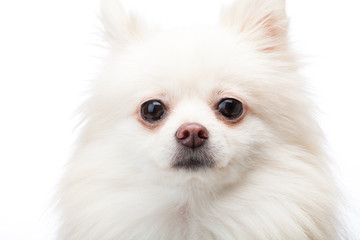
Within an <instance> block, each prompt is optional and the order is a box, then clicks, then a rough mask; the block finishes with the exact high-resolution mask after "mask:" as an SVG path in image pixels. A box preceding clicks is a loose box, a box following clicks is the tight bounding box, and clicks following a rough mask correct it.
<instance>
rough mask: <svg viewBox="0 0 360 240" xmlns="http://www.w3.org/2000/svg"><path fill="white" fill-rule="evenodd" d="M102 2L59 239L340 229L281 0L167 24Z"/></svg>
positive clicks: (313, 235)
mask: <svg viewBox="0 0 360 240" xmlns="http://www.w3.org/2000/svg"><path fill="white" fill-rule="evenodd" d="M102 12H103V14H102V20H103V24H104V29H105V40H106V41H107V42H108V43H109V46H110V54H109V56H108V58H107V59H106V62H105V68H104V71H103V72H102V74H100V76H99V77H98V79H97V80H96V81H95V82H94V84H93V88H92V93H91V96H90V97H89V99H88V100H87V101H86V102H85V103H84V105H83V108H82V111H83V115H84V119H85V125H84V128H83V132H82V134H81V136H80V139H79V141H78V144H77V147H76V151H75V153H74V156H73V158H72V159H71V161H70V163H69V167H68V170H67V172H66V174H65V176H64V178H63V180H62V182H61V188H60V190H59V209H60V211H61V220H62V221H61V227H60V230H59V239H63V240H90V239H91V240H145V239H147V240H211V239H218V240H230V239H241V240H255V239H258V240H263V239H273V240H290V239H294V240H310V239H311V240H321V239H323V240H334V239H339V234H338V231H337V229H336V227H337V220H336V214H335V209H336V208H335V203H336V199H337V195H338V193H337V189H336V187H335V184H334V182H333V180H332V176H331V174H330V172H329V168H328V160H327V157H326V154H325V153H324V151H323V147H322V143H323V136H322V133H321V130H320V129H319V127H318V125H317V123H316V121H315V117H314V105H313V103H312V102H311V100H310V98H309V94H308V92H307V87H306V86H305V83H304V81H303V80H302V79H301V77H299V75H298V73H297V65H298V64H297V61H296V59H295V57H294V54H293V53H292V51H291V50H290V49H289V45H288V38H287V17H286V14H285V2H284V0H238V1H236V2H235V3H234V4H233V5H232V6H231V7H229V8H228V9H225V10H224V11H223V13H222V17H221V21H220V24H219V26H214V27H213V28H210V27H209V28H202V29H193V30H179V31H170V32H165V33H163V32H161V33H159V32H152V31H149V30H148V29H146V28H145V27H144V25H142V24H141V23H140V22H139V21H138V20H136V18H134V17H133V16H129V15H127V14H126V13H125V12H124V10H123V8H122V7H121V5H120V3H119V2H118V1H117V0H105V1H103V9H102Z"/></svg>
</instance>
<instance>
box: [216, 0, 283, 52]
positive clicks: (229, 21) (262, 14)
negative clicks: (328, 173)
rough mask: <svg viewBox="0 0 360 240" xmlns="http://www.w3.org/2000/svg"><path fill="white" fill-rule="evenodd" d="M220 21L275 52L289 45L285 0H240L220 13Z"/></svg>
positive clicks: (266, 49)
mask: <svg viewBox="0 0 360 240" xmlns="http://www.w3.org/2000/svg"><path fill="white" fill-rule="evenodd" d="M221 22H222V24H223V25H225V26H226V27H230V28H231V29H233V30H235V31H236V33H238V34H241V35H243V36H245V37H246V38H250V40H251V41H253V42H256V43H258V44H257V46H258V47H259V50H262V51H266V52H272V51H276V50H278V49H281V48H283V47H286V45H287V29H288V21H287V17H286V12H285V0H237V1H236V2H235V3H234V4H233V5H232V6H231V7H230V8H228V9H225V10H224V11H223V13H222V15H221Z"/></svg>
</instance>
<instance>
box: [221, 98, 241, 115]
mask: <svg viewBox="0 0 360 240" xmlns="http://www.w3.org/2000/svg"><path fill="white" fill-rule="evenodd" d="M218 111H219V112H220V113H221V114H222V115H223V116H224V117H226V118H229V119H234V118H237V117H240V116H241V114H242V113H243V104H242V103H241V102H240V101H239V100H236V99H234V98H227V99H223V100H221V102H220V103H219V105H218Z"/></svg>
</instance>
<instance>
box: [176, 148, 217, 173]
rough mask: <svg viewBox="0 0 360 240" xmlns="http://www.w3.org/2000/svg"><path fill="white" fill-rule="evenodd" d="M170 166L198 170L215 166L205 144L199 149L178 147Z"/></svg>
mask: <svg viewBox="0 0 360 240" xmlns="http://www.w3.org/2000/svg"><path fill="white" fill-rule="evenodd" d="M171 167H172V168H173V169H176V170H185V171H193V172H194V171H200V170H207V169H210V168H213V167H215V160H214V156H213V154H211V151H209V148H208V147H207V146H203V147H201V148H200V149H192V148H190V149H188V148H182V147H179V148H178V149H177V150H176V153H175V155H174V157H173V161H172V164H171Z"/></svg>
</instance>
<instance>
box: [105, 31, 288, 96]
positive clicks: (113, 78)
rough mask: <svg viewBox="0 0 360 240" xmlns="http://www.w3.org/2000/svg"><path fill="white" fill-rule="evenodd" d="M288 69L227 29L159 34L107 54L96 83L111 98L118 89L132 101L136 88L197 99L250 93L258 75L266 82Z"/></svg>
mask: <svg viewBox="0 0 360 240" xmlns="http://www.w3.org/2000/svg"><path fill="white" fill-rule="evenodd" d="M283 55H284V54H283ZM291 64H293V63H290V62H286V63H285V62H284V61H282V59H281V57H279V56H278V55H276V54H274V53H264V52H262V51H258V50H257V49H256V46H254V45H253V43H251V42H250V41H247V40H246V38H243V37H242V36H241V35H236V34H234V33H233V32H231V31H229V30H227V29H223V28H215V29H201V30H199V29H196V30H192V31H176V32H168V33H163V34H159V35H156V36H153V37H149V38H148V39H145V40H143V41H141V42H135V43H133V44H130V45H129V46H127V48H126V49H121V50H120V51H118V52H115V53H113V55H112V56H111V58H110V60H109V62H108V69H107V70H106V71H105V73H104V76H103V78H102V79H100V81H99V82H100V84H101V85H103V86H104V87H103V88H102V89H103V90H108V91H109V92H107V93H106V94H109V93H111V92H112V90H114V89H117V91H116V92H117V98H118V97H121V96H119V91H118V89H122V91H121V92H122V93H124V95H127V97H128V96H133V97H136V96H137V93H138V92H139V91H138V90H139V88H141V90H142V91H141V92H142V93H141V94H144V91H145V92H146V91H148V92H149V94H151V93H158V94H174V95H176V94H180V95H184V94H186V95H189V94H196V95H199V94H201V93H205V94H207V92H208V91H212V90H213V89H214V88H216V89H217V90H227V88H231V89H236V88H243V89H244V88H245V87H251V85H252V84H256V81H257V79H261V78H262V74H263V75H265V74H266V76H267V78H269V73H270V74H273V75H276V74H280V72H281V73H283V72H284V71H283V70H284V68H285V65H286V66H287V67H288V68H290V66H291ZM280 68H281V69H280ZM260 69H261V71H260ZM244 84H245V86H244ZM249 84H250V86H249ZM262 84H264V83H262ZM244 90H245V89H244ZM140 97H141V96H140ZM175 97H176V96H175Z"/></svg>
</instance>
